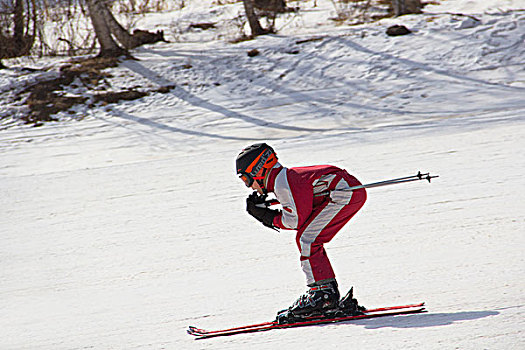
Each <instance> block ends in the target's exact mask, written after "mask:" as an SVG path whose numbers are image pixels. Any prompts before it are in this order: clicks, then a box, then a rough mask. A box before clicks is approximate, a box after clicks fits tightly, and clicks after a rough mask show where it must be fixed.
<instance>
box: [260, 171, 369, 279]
mask: <svg viewBox="0 0 525 350" xmlns="http://www.w3.org/2000/svg"><path fill="white" fill-rule="evenodd" d="M359 185H361V183H360V182H359V181H358V180H357V179H356V178H355V177H353V176H352V175H350V174H348V173H347V172H346V171H345V170H343V169H340V168H337V167H335V166H332V165H317V166H309V167H297V168H284V167H282V166H281V165H280V164H277V165H276V166H275V167H274V168H272V169H271V170H270V173H269V175H268V177H267V180H266V188H267V190H268V192H273V193H274V194H275V196H276V197H277V200H278V201H279V202H280V203H281V205H282V207H283V210H282V213H281V214H279V215H277V216H276V217H275V218H274V220H273V224H274V226H276V227H279V228H282V229H288V230H297V237H296V241H297V246H298V248H299V251H300V252H301V267H302V269H303V271H304V273H305V274H306V282H307V284H308V285H311V284H313V283H315V282H317V281H321V280H325V279H332V278H335V274H334V271H333V269H332V266H331V264H330V261H329V260H328V257H327V255H326V252H325V249H324V247H323V245H324V243H328V242H330V240H331V239H332V238H333V237H334V236H335V235H336V234H337V232H339V230H340V229H341V228H342V227H343V226H344V225H345V224H346V223H347V222H348V221H349V220H350V219H351V218H352V217H353V216H354V215H355V214H356V213H357V212H358V211H359V209H361V207H362V206H363V204H364V203H365V201H366V191H365V189H364V188H363V189H359V190H355V191H344V190H345V189H347V188H349V187H352V186H359Z"/></svg>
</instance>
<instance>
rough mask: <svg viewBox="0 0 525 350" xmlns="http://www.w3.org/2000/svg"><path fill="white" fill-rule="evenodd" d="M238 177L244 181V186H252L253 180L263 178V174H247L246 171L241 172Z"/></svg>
mask: <svg viewBox="0 0 525 350" xmlns="http://www.w3.org/2000/svg"><path fill="white" fill-rule="evenodd" d="M239 178H240V179H241V180H242V181H244V184H245V185H246V187H252V185H253V182H254V181H255V180H262V179H264V176H251V175H250V174H247V173H241V175H240V176H239Z"/></svg>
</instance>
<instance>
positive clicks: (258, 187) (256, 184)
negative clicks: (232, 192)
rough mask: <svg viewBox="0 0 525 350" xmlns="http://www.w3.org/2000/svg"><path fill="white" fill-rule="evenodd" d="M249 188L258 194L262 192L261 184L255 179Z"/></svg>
mask: <svg viewBox="0 0 525 350" xmlns="http://www.w3.org/2000/svg"><path fill="white" fill-rule="evenodd" d="M251 189H252V190H256V191H257V192H258V193H259V194H264V191H263V189H262V188H261V186H259V183H258V182H257V181H254V182H253V183H252V186H251Z"/></svg>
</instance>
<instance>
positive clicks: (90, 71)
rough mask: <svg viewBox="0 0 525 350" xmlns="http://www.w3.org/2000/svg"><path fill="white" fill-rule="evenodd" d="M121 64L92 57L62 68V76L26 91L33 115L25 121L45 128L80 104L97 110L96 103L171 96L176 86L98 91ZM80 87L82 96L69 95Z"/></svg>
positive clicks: (29, 114) (79, 93)
mask: <svg viewBox="0 0 525 350" xmlns="http://www.w3.org/2000/svg"><path fill="white" fill-rule="evenodd" d="M118 64H119V60H118V59H117V58H89V59H84V60H78V61H74V62H71V63H69V64H66V65H64V66H62V67H61V68H60V71H59V76H58V77H56V78H54V79H51V80H45V81H41V82H38V83H36V84H33V85H31V86H29V87H27V88H26V89H25V90H24V91H23V92H22V93H23V94H24V93H29V95H28V97H27V99H26V101H25V104H26V105H27V107H28V108H29V113H28V114H27V115H26V116H24V117H22V120H24V121H25V122H26V123H28V124H33V125H34V126H41V125H43V123H44V122H49V121H56V120H57V118H56V117H55V116H54V115H55V114H56V113H59V112H65V111H68V110H70V109H71V108H72V107H74V106H76V105H81V104H88V105H89V106H90V107H94V106H95V105H96V104H103V105H106V104H109V103H117V102H119V101H121V100H127V101H130V100H135V99H139V98H142V97H144V96H147V95H148V94H150V93H152V92H156V93H167V92H169V91H170V90H171V89H172V88H173V87H174V86H167V87H161V88H159V89H156V90H149V91H139V90H137V89H136V88H129V89H126V90H123V91H108V92H101V91H96V92H95V90H97V87H99V86H100V83H101V82H102V81H104V80H105V79H106V78H110V77H111V75H110V73H108V72H107V71H105V70H106V69H107V68H111V67H116V66H118ZM79 86H81V87H82V88H81V89H78V90H79V91H80V92H78V93H71V92H66V88H68V87H72V88H75V87H79ZM98 90H100V89H98ZM70 112H71V113H74V112H73V111H70Z"/></svg>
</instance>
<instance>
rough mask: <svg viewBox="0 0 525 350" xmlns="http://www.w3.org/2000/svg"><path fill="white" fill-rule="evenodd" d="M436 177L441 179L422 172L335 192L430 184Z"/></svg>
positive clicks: (319, 194)
mask: <svg viewBox="0 0 525 350" xmlns="http://www.w3.org/2000/svg"><path fill="white" fill-rule="evenodd" d="M436 177H439V175H433V176H432V175H430V173H424V174H422V173H421V171H419V172H418V173H417V174H416V175H412V176H405V177H400V178H397V179H391V180H385V181H379V182H373V183H369V184H366V185H359V186H353V187H349V188H345V189H342V190H335V191H354V190H359V189H361V188H373V187H381V186H387V185H395V184H400V183H405V182H412V181H419V180H427V181H428V182H430V180H432V179H434V178H436ZM330 192H331V191H324V192H321V193H317V194H315V195H314V197H321V196H326V195H328V194H330Z"/></svg>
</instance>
